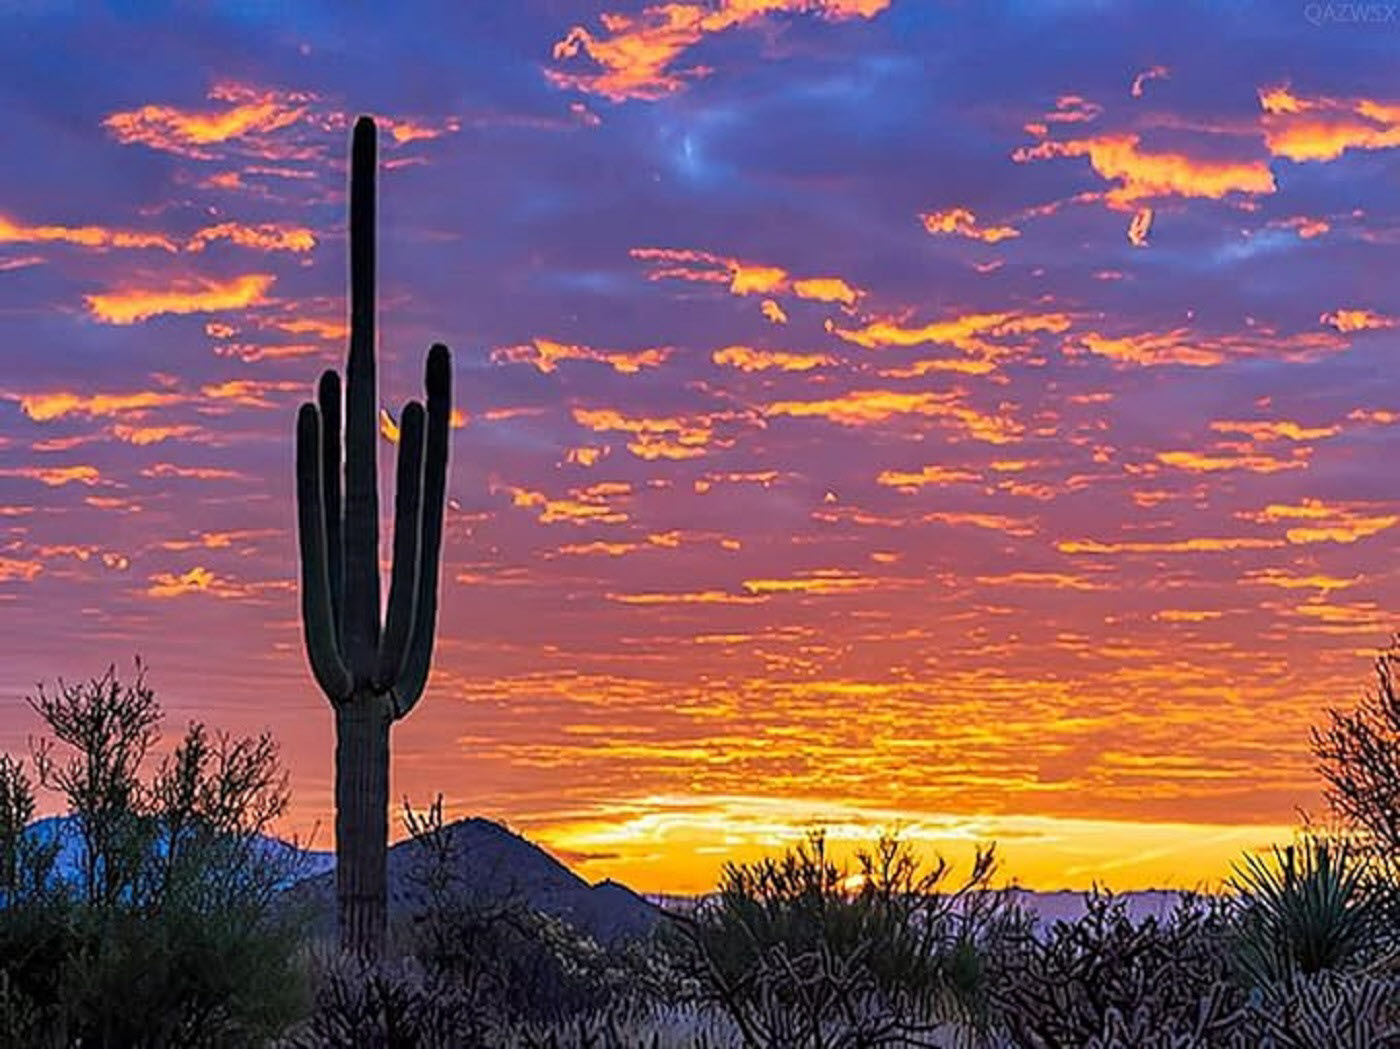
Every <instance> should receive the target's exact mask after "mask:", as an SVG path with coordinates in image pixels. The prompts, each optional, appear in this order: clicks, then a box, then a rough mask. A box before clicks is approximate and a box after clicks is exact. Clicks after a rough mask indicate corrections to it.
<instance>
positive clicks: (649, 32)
mask: <svg viewBox="0 0 1400 1049" xmlns="http://www.w3.org/2000/svg"><path fill="white" fill-rule="evenodd" d="M889 5H890V0H718V3H716V4H699V3H685V2H671V3H665V4H658V5H656V6H652V7H645V8H643V9H642V10H641V12H639V13H638V14H635V15H631V14H619V13H613V12H607V13H604V14H603V15H602V16H601V18H600V21H601V22H602V24H603V30H604V32H603V33H601V34H594V33H593V32H590V31H589V30H588V29H587V28H585V27H584V26H574V27H573V28H572V29H570V30H569V32H568V33H567V34H566V35H565V36H564V38H563V39H562V40H560V41H559V42H558V43H556V44H555V45H554V58H555V60H556V61H563V60H566V59H574V58H578V57H580V56H581V57H584V58H586V59H588V60H589V61H590V62H591V63H592V64H593V65H594V66H596V67H597V68H598V69H599V70H600V71H599V72H586V73H584V72H571V71H565V70H562V69H546V70H545V76H546V77H547V78H548V79H549V82H550V83H551V84H553V85H554V86H555V87H558V88H564V89H572V90H578V91H584V92H587V93H589V94H594V95H600V96H602V97H604V98H606V99H608V100H610V101H612V102H622V101H625V100H627V99H658V98H664V97H665V96H667V95H669V94H673V93H674V92H676V91H679V90H680V89H681V87H682V86H683V85H684V83H685V80H684V78H685V77H698V76H704V75H705V74H706V73H708V72H709V70H708V69H705V68H695V69H690V70H685V71H682V72H671V65H672V63H674V62H675V61H676V60H678V59H679V58H680V56H681V55H682V54H684V53H685V52H686V51H688V50H689V49H690V48H692V47H694V46H695V45H696V44H698V43H700V41H701V40H703V39H704V38H705V37H706V36H710V35H713V34H715V33H722V32H725V31H726V30H730V29H739V28H747V27H751V26H753V25H755V24H757V23H759V22H761V21H762V20H763V19H765V18H766V17H767V16H769V15H775V14H784V13H787V14H811V15H815V16H816V17H818V18H822V19H825V20H827V21H832V22H838V21H845V20H848V19H854V18H874V17H875V16H876V15H877V14H879V13H880V12H881V11H883V10H885V8H887V7H889Z"/></svg>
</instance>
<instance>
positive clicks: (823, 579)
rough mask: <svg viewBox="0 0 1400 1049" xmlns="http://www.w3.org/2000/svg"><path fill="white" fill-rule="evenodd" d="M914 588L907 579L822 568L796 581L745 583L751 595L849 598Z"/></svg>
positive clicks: (776, 580) (755, 581)
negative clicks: (855, 594)
mask: <svg viewBox="0 0 1400 1049" xmlns="http://www.w3.org/2000/svg"><path fill="white" fill-rule="evenodd" d="M910 585H912V584H911V582H910V581H909V580H904V579H882V578H879V577H875V576H866V575H861V574H860V573H859V572H848V571H845V570H843V569H839V568H819V569H816V570H815V571H812V572H804V573H800V574H799V575H798V576H796V577H794V578H792V579H745V580H744V582H743V586H744V589H745V590H747V591H748V592H749V593H750V594H788V593H800V594H845V593H851V592H854V591H866V590H884V589H890V588H891V587H904V586H910Z"/></svg>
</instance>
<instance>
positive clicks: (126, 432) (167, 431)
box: [112, 423, 200, 447]
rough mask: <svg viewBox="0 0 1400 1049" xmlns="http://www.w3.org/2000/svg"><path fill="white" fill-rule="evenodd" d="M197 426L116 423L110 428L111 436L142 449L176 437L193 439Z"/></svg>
mask: <svg viewBox="0 0 1400 1049" xmlns="http://www.w3.org/2000/svg"><path fill="white" fill-rule="evenodd" d="M199 432H200V429H199V427H198V426H188V425H181V426H142V425H135V426H133V425H128V424H126V423H116V424H115V425H113V427H112V436H113V437H115V438H116V439H117V440H119V441H125V442H126V443H127V444H134V445H136V446H137V447H144V446H145V445H148V444H159V443H160V442H161V441H169V440H172V439H173V438H176V437H193V436H194V435H195V434H197V433H199Z"/></svg>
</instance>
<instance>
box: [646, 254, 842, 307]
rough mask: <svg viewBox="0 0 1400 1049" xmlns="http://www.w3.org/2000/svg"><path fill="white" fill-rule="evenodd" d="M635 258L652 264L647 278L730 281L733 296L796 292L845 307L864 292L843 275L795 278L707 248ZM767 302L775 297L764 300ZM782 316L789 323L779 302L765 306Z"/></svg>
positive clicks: (768, 267) (762, 265)
mask: <svg viewBox="0 0 1400 1049" xmlns="http://www.w3.org/2000/svg"><path fill="white" fill-rule="evenodd" d="M629 254H631V256H632V257H633V258H634V259H641V260H643V261H644V262H647V263H649V264H650V266H651V270H650V272H648V273H647V280H667V279H675V280H688V281H692V282H695V283H700V284H727V285H728V286H729V291H730V294H733V295H740V296H743V295H775V294H779V293H783V294H790V295H795V296H796V297H797V298H799V299H810V300H813V301H816V302H839V303H841V304H842V305H845V306H851V305H854V304H855V302H856V301H857V300H858V299H859V298H860V296H861V295H862V294H864V293H863V292H862V291H861V289H860V288H857V287H855V286H854V285H852V284H851V283H850V282H848V281H846V280H843V279H842V278H840V277H793V276H792V275H791V274H790V273H789V272H788V271H787V270H785V269H783V268H782V267H781V266H769V265H765V264H762V263H754V262H745V261H743V260H741V259H736V258H730V257H728V256H724V255H715V254H713V253H712V252H708V251H694V250H691V249H685V248H633V249H632V250H631V252H630V253H629ZM764 301H765V303H767V302H772V299H765V300H764ZM773 310H776V311H777V314H781V315H782V321H781V322H782V323H786V321H787V315H786V314H784V313H783V312H782V308H781V307H779V306H778V304H777V303H776V302H774V303H773V306H772V308H771V309H770V308H769V307H768V306H767V305H765V306H764V307H763V311H764V315H765V316H767V317H768V318H769V319H770V320H773V319H774V317H775V315H774V313H773Z"/></svg>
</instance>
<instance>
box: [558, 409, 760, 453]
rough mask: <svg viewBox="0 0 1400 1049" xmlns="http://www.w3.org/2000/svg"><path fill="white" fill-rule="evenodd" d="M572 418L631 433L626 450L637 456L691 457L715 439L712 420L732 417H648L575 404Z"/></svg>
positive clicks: (606, 429)
mask: <svg viewBox="0 0 1400 1049" xmlns="http://www.w3.org/2000/svg"><path fill="white" fill-rule="evenodd" d="M573 417H574V421H575V422H576V423H578V424H579V425H580V426H585V427H587V428H588V429H590V430H593V431H595V432H598V433H607V432H611V431H617V432H621V433H628V434H631V435H632V440H631V441H629V442H628V443H627V450H628V451H630V452H631V453H632V454H633V455H635V456H637V457H638V458H639V459H693V458H695V457H697V456H701V455H704V454H705V451H706V448H707V446H708V445H709V444H710V443H711V441H712V440H713V439H714V436H715V432H714V424H715V422H716V421H718V420H721V419H728V418H734V416H733V415H732V414H731V413H721V414H717V415H713V416H694V417H671V418H650V417H636V416H628V415H623V414H622V413H621V412H619V411H616V410H614V409H612V408H574V409H573Z"/></svg>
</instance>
